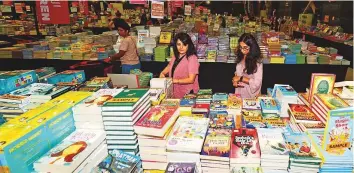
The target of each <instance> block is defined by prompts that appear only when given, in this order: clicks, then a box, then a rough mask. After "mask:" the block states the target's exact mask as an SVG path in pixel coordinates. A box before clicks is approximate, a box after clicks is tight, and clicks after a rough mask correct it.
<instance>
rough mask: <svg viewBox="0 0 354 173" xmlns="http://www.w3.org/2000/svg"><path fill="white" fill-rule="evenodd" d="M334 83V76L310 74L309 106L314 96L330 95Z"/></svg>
mask: <svg viewBox="0 0 354 173" xmlns="http://www.w3.org/2000/svg"><path fill="white" fill-rule="evenodd" d="M335 81H336V75H335V74H326V73H312V77H311V83H310V91H309V101H310V104H312V103H313V97H314V95H315V94H332V92H333V88H334V83H335Z"/></svg>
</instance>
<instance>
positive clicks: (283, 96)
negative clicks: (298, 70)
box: [274, 86, 298, 117]
mask: <svg viewBox="0 0 354 173" xmlns="http://www.w3.org/2000/svg"><path fill="white" fill-rule="evenodd" d="M274 90H275V97H276V98H277V100H278V101H279V103H280V107H281V110H280V116H281V117H289V115H288V108H289V104H290V103H292V104H296V103H297V98H298V94H297V92H296V91H295V90H294V88H293V87H291V86H279V87H276V86H275V87H274Z"/></svg>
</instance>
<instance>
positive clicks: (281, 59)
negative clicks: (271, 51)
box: [270, 55, 285, 64]
mask: <svg viewBox="0 0 354 173" xmlns="http://www.w3.org/2000/svg"><path fill="white" fill-rule="evenodd" d="M284 62H285V58H284V57H283V56H274V55H273V56H270V63H271V64H284Z"/></svg>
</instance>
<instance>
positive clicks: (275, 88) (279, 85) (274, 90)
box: [271, 84, 289, 98]
mask: <svg viewBox="0 0 354 173" xmlns="http://www.w3.org/2000/svg"><path fill="white" fill-rule="evenodd" d="M281 86H284V87H287V86H289V85H286V84H274V87H273V90H272V95H271V96H272V97H273V98H275V97H276V95H277V91H278V87H281Z"/></svg>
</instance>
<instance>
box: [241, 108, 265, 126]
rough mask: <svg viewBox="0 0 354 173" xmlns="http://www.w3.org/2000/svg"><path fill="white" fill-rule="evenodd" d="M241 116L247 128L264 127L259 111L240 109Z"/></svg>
mask: <svg viewBox="0 0 354 173" xmlns="http://www.w3.org/2000/svg"><path fill="white" fill-rule="evenodd" d="M241 116H243V119H244V120H245V122H246V127H247V128H256V127H266V125H265V124H264V123H263V121H262V112H261V110H247V109H242V110H241Z"/></svg>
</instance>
